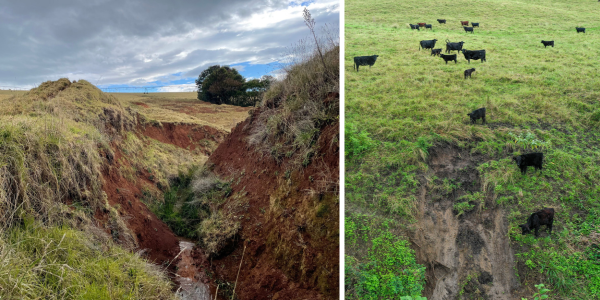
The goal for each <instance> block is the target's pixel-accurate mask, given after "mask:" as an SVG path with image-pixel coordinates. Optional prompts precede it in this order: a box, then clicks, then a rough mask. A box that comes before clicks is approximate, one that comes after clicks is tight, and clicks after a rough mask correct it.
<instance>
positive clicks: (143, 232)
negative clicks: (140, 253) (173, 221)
mask: <svg viewBox="0 0 600 300" xmlns="http://www.w3.org/2000/svg"><path fill="white" fill-rule="evenodd" d="M112 148H113V150H114V153H115V156H114V159H113V160H112V164H108V163H107V164H106V165H105V166H104V168H103V170H102V176H103V178H104V184H103V187H102V188H103V190H104V192H105V193H106V194H107V196H108V202H109V204H110V205H111V207H115V208H117V210H118V212H119V214H120V215H121V217H122V218H123V219H124V221H125V223H126V225H127V227H128V228H129V230H131V231H132V232H133V234H134V235H135V239H136V241H137V244H138V248H139V249H147V251H146V252H145V254H146V255H147V257H148V258H149V260H150V261H152V262H154V263H156V264H158V265H161V264H164V263H165V262H167V261H171V260H172V259H173V258H174V257H175V256H176V255H177V253H178V252H179V244H178V240H177V237H176V236H175V234H174V233H173V232H172V231H171V229H169V227H168V226H167V225H166V224H165V223H163V222H162V221H161V220H160V219H158V217H156V216H155V215H154V214H153V213H152V212H151V211H150V209H148V207H146V205H145V204H144V203H142V202H141V201H140V200H139V199H140V198H141V196H142V192H141V189H142V187H144V186H146V187H149V188H152V187H154V183H153V182H151V181H150V180H149V179H148V178H149V176H150V175H149V174H145V173H144V172H145V171H141V172H139V173H138V174H137V175H138V178H137V183H132V182H130V181H129V180H127V179H125V178H124V177H123V176H122V175H121V173H120V172H119V168H120V167H121V165H120V164H125V165H127V164H129V163H128V162H127V160H126V159H121V158H122V153H121V151H120V150H119V149H118V147H112ZM95 216H96V220H98V221H100V223H101V224H102V225H104V226H107V224H108V223H109V218H110V217H109V216H108V212H106V211H104V212H102V211H97V212H96V214H95ZM105 229H106V228H105Z"/></svg>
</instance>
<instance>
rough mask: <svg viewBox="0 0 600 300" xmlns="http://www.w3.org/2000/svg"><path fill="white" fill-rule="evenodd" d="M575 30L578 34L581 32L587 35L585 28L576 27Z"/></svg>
mask: <svg viewBox="0 0 600 300" xmlns="http://www.w3.org/2000/svg"><path fill="white" fill-rule="evenodd" d="M575 29H577V33H580V32H583V33H585V28H584V27H575Z"/></svg>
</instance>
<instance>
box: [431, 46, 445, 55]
mask: <svg viewBox="0 0 600 300" xmlns="http://www.w3.org/2000/svg"><path fill="white" fill-rule="evenodd" d="M440 54H442V48H439V49H431V55H433V56H436V55H437V56H440Z"/></svg>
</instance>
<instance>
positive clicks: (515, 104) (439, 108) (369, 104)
mask: <svg viewBox="0 0 600 300" xmlns="http://www.w3.org/2000/svg"><path fill="white" fill-rule="evenodd" d="M345 7H346V12H345V13H346V24H345V29H346V53H345V62H346V64H345V74H346V75H345V76H346V94H345V95H346V96H345V99H346V100H345V101H346V125H345V126H346V150H345V151H346V153H345V154H346V170H347V171H346V266H345V267H346V285H347V286H348V289H347V295H346V297H347V298H349V299H359V298H360V299H386V298H389V297H392V295H411V296H417V295H423V296H427V297H429V298H430V299H446V298H451V299H454V298H462V299H472V298H475V299H480V298H489V299H517V298H518V299H520V297H531V296H532V295H534V293H536V292H538V288H536V287H534V285H536V284H540V283H542V284H544V285H545V287H546V288H549V289H550V291H549V292H547V293H549V295H551V297H552V298H553V299H592V298H594V297H597V296H595V295H598V294H600V248H599V244H600V189H599V188H598V182H599V181H600V167H599V166H598V164H599V163H600V130H599V129H598V126H599V125H600V74H599V73H598V69H600V59H598V57H600V20H598V18H597V15H598V11H599V10H600V3H598V2H597V1H591V0H588V1H562V0H561V1H559V0H534V1H496V0H484V1H420V2H398V1H377V2H375V1H355V0H348V1H346V6H345ZM436 19H446V24H438V22H437V21H436ZM460 21H469V26H470V24H471V22H478V23H479V24H480V25H479V27H475V28H474V33H473V34H471V33H466V32H465V31H464V29H463V27H462V26H461V24H460ZM421 22H425V23H427V24H432V25H433V30H425V29H424V28H422V29H421V30H420V31H417V30H411V29H410V27H409V24H417V23H421ZM575 27H585V28H586V33H585V34H584V33H577V32H576V30H575ZM432 39H437V43H436V45H435V47H434V48H441V49H442V53H445V50H446V49H445V48H446V47H445V46H446V45H445V44H446V42H445V41H446V40H449V41H450V42H460V41H464V42H465V43H464V47H463V49H468V50H486V59H487V61H486V62H483V63H482V62H481V61H480V60H476V61H474V60H472V61H471V63H470V64H469V63H467V60H466V59H465V58H464V56H463V54H462V53H458V55H457V59H458V63H457V64H455V63H454V62H453V61H452V62H448V64H446V63H445V62H444V60H443V59H442V58H440V57H437V56H431V55H430V50H423V49H422V50H419V42H420V41H421V40H432ZM542 40H545V41H551V40H553V41H554V44H555V47H547V48H544V45H543V44H542V43H541V41H542ZM453 53H454V54H456V53H457V52H456V51H453ZM365 55H379V57H378V59H377V61H376V63H375V64H374V65H373V66H372V67H371V68H369V67H368V66H364V67H361V68H360V71H359V72H356V71H355V70H353V57H355V56H365ZM470 68H475V69H476V71H475V72H473V73H472V78H468V79H464V71H465V70H467V69H470ZM481 107H485V108H486V123H487V124H485V125H482V124H481V120H478V121H477V123H476V124H471V122H470V119H469V116H467V113H470V112H472V111H473V110H475V109H478V108H481ZM530 152H543V153H544V164H543V171H542V172H534V170H533V169H534V168H533V167H529V170H528V172H527V173H526V175H521V172H520V170H519V168H518V167H517V165H516V163H515V162H514V161H513V159H512V157H513V156H514V155H519V154H524V153H530ZM543 207H552V208H554V209H555V210H556V215H555V218H554V228H553V231H552V234H551V235H548V233H547V232H546V231H545V226H544V227H542V228H543V229H542V231H541V233H540V238H538V239H535V238H534V237H533V235H522V234H521V229H520V228H519V226H518V225H519V224H524V223H525V221H526V220H527V218H528V217H529V215H531V213H533V212H535V211H538V210H540V209H542V208H543ZM408 246H410V247H408ZM403 270H404V271H403Z"/></svg>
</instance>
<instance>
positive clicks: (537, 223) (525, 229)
mask: <svg viewBox="0 0 600 300" xmlns="http://www.w3.org/2000/svg"><path fill="white" fill-rule="evenodd" d="M553 222H554V208H544V209H542V210H540V211H538V212H534V213H532V214H531V216H530V217H529V218H528V219H527V223H525V224H523V225H519V227H521V229H522V232H521V233H522V234H523V235H526V234H528V233H530V232H531V229H534V230H535V237H538V236H539V235H538V230H539V229H540V227H541V226H542V225H546V229H549V230H548V234H552V223H553Z"/></svg>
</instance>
